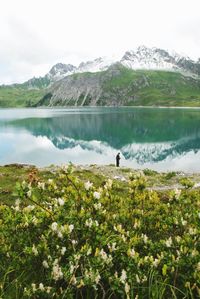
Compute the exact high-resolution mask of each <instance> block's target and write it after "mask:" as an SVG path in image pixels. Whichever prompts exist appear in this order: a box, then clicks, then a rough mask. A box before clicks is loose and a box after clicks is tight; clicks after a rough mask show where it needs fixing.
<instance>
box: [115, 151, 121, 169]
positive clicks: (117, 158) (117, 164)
mask: <svg viewBox="0 0 200 299" xmlns="http://www.w3.org/2000/svg"><path fill="white" fill-rule="evenodd" d="M120 159H121V158H120V153H118V154H117V156H116V166H117V167H119V160H120Z"/></svg>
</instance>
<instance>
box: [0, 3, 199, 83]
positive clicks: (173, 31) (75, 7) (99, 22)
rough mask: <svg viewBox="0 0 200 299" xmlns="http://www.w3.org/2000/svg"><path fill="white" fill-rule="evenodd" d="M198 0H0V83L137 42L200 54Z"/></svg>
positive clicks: (121, 49) (107, 53) (111, 52)
mask: <svg viewBox="0 0 200 299" xmlns="http://www.w3.org/2000/svg"><path fill="white" fill-rule="evenodd" d="M199 28H200V0H166V1H164V0H137V1H136V0H0V84H3V83H5V84H6V83H13V82H23V81H25V80H27V79H30V78H31V77H33V76H40V75H41V76H42V75H44V74H45V73H47V72H48V71H49V69H50V68H51V66H52V65H53V64H55V63H57V62H63V63H71V64H74V65H78V64H79V63H80V62H81V61H86V60H89V59H93V58H97V57H100V56H111V55H118V56H120V55H121V56H122V55H123V53H124V52H125V51H127V50H131V49H135V48H136V47H137V46H139V45H146V46H149V47H159V48H163V49H168V50H174V51H176V52H178V53H181V54H185V55H188V56H190V57H191V58H192V59H197V58H199V57H200V29H199Z"/></svg>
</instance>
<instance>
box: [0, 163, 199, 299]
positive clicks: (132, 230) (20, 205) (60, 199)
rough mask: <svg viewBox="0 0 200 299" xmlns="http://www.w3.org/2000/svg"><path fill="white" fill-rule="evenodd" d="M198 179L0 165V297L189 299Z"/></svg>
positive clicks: (194, 291) (195, 290)
mask: <svg viewBox="0 0 200 299" xmlns="http://www.w3.org/2000/svg"><path fill="white" fill-rule="evenodd" d="M198 182H199V175H198V174H196V175H187V176H186V175H184V174H182V173H175V172H170V173H163V174H161V173H157V172H155V171H152V170H148V169H146V170H144V171H143V172H141V171H135V170H131V169H127V168H119V169H118V168H115V167H114V166H97V165H93V166H88V167H81V166H77V167H62V168H59V167H55V166H51V167H49V168H43V169H37V168H35V167H31V166H19V165H8V166H2V167H0V198H1V205H0V243H1V244H2V245H1V247H0V257H1V258H0V273H1V274H0V297H1V298H6V299H9V298H20V299H21V298H166V299H167V298H197V297H198V296H199V295H200V290H199V284H200V263H199V260H200V255H199V250H200V245H199V244H200V242H199V218H200V214H199V205H200V201H199V198H200V194H199V189H198V184H197V183H198ZM195 183H196V187H197V188H192V187H194V185H195Z"/></svg>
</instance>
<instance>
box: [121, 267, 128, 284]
mask: <svg viewBox="0 0 200 299" xmlns="http://www.w3.org/2000/svg"><path fill="white" fill-rule="evenodd" d="M126 279H127V275H126V271H125V270H124V269H123V270H122V274H121V276H120V279H119V280H120V281H121V282H122V283H125V281H126Z"/></svg>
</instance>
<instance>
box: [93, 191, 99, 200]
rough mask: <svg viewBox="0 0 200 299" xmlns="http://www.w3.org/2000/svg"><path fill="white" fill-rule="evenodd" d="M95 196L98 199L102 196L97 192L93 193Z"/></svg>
mask: <svg viewBox="0 0 200 299" xmlns="http://www.w3.org/2000/svg"><path fill="white" fill-rule="evenodd" d="M93 196H94V198H96V199H100V196H101V194H100V193H99V192H97V191H95V192H94V193H93Z"/></svg>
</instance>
